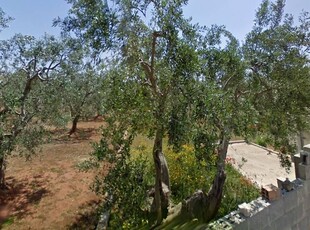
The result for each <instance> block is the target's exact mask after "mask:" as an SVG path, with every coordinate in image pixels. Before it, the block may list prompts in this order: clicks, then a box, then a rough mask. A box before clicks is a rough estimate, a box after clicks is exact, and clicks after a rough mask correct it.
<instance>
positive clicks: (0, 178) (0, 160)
mask: <svg viewBox="0 0 310 230" xmlns="http://www.w3.org/2000/svg"><path fill="white" fill-rule="evenodd" d="M4 188H6V184H5V160H4V157H3V156H2V157H0V189H4Z"/></svg>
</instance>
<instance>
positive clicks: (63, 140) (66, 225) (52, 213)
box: [0, 122, 102, 230]
mask: <svg viewBox="0 0 310 230" xmlns="http://www.w3.org/2000/svg"><path fill="white" fill-rule="evenodd" d="M100 125H102V122H80V123H79V124H78V128H79V130H78V132H77V134H74V135H73V136H71V137H68V136H67V134H66V133H65V131H64V130H63V131H57V132H56V131H55V132H54V134H53V136H54V137H56V136H57V138H54V139H53V140H52V142H51V143H49V144H44V145H43V146H41V149H42V150H41V151H40V152H39V153H38V154H37V155H36V156H34V157H33V158H32V160H31V161H25V159H24V158H20V157H11V158H9V159H8V167H7V171H6V179H7V184H8V187H9V189H8V190H6V191H0V229H14V230H15V229H93V228H94V227H95V226H94V219H95V207H96V206H97V204H98V203H99V198H98V197H97V196H96V195H95V194H94V193H93V192H92V191H91V190H90V189H89V186H90V185H91V183H92V180H93V178H94V175H95V172H88V173H85V172H79V170H78V169H77V168H76V165H77V164H78V163H79V162H81V161H83V160H85V159H87V158H88V157H89V155H88V154H89V152H91V151H92V147H91V145H90V142H92V141H94V140H98V139H99V135H98V132H97V130H98V128H99V126H100Z"/></svg>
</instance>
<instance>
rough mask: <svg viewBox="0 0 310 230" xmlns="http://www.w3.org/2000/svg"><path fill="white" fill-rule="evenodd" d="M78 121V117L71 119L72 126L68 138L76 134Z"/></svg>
mask: <svg viewBox="0 0 310 230" xmlns="http://www.w3.org/2000/svg"><path fill="white" fill-rule="evenodd" d="M79 119H80V115H76V116H75V117H74V118H73V120H72V126H71V129H70V131H69V136H70V135H72V134H73V133H75V132H76V130H77V123H78V121H79Z"/></svg>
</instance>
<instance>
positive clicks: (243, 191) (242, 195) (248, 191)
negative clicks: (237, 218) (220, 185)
mask: <svg viewBox="0 0 310 230" xmlns="http://www.w3.org/2000/svg"><path fill="white" fill-rule="evenodd" d="M226 175H227V178H226V183H225V186H224V195H223V200H222V203H221V207H220V210H219V212H218V214H217V217H218V218H220V217H222V216H224V215H226V214H227V213H229V212H231V211H233V210H236V209H237V207H238V205H239V204H241V203H243V202H250V201H252V200H254V199H256V198H258V197H259V196H260V190H259V188H258V187H257V186H256V185H254V184H253V182H252V181H251V180H249V179H247V178H245V177H244V176H243V175H242V174H241V173H239V172H238V171H237V170H236V169H235V168H234V167H233V166H232V165H231V164H227V165H226Z"/></svg>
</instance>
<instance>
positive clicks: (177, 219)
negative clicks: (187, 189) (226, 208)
mask: <svg viewBox="0 0 310 230" xmlns="http://www.w3.org/2000/svg"><path fill="white" fill-rule="evenodd" d="M228 145H229V140H228V139H226V138H223V140H222V141H221V144H220V147H219V148H218V160H217V172H216V175H215V178H214V180H213V183H212V186H211V188H210V190H209V191H208V193H206V192H204V191H202V190H198V191H197V192H195V193H194V194H193V195H192V196H191V197H189V198H188V199H186V200H185V201H184V202H183V203H182V205H181V208H179V210H177V211H176V212H175V213H174V214H173V215H171V216H168V217H167V219H166V220H165V221H164V222H163V224H162V225H160V226H159V227H158V228H156V229H172V228H177V227H178V226H179V225H181V224H184V223H185V222H188V221H190V220H192V219H194V218H197V219H198V220H199V221H200V222H203V223H207V222H209V221H210V220H212V219H213V218H214V217H215V216H216V214H217V213H218V210H219V208H220V204H221V202H222V197H223V190H224V184H225V180H226V174H225V159H226V155H227V150H228Z"/></svg>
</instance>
